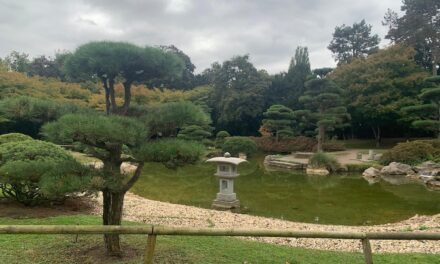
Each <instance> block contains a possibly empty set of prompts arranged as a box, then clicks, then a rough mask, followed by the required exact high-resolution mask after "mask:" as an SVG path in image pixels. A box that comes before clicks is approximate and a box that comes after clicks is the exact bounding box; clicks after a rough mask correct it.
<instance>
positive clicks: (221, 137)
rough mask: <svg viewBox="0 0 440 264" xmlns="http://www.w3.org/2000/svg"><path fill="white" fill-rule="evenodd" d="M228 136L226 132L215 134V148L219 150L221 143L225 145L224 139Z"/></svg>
mask: <svg viewBox="0 0 440 264" xmlns="http://www.w3.org/2000/svg"><path fill="white" fill-rule="evenodd" d="M230 136H231V134H229V132H228V131H226V130H222V131H219V132H217V134H216V135H215V146H216V147H217V148H221V147H222V145H223V143H225V140H226V138H228V137H230Z"/></svg>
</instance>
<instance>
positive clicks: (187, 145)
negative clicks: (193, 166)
mask: <svg viewBox="0 0 440 264" xmlns="http://www.w3.org/2000/svg"><path fill="white" fill-rule="evenodd" d="M204 151H205V148H204V147H203V145H201V144H199V143H197V142H191V141H186V140H181V139H161V140H156V141H152V142H151V143H148V144H145V146H144V147H143V148H142V149H141V150H140V153H142V154H141V155H142V159H144V160H148V161H153V162H163V163H165V165H166V166H167V167H169V168H175V167H177V166H179V165H182V164H185V163H195V162H196V161H198V159H199V157H200V156H201V155H202V154H203V152H204Z"/></svg>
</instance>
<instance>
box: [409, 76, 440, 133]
mask: <svg viewBox="0 0 440 264" xmlns="http://www.w3.org/2000/svg"><path fill="white" fill-rule="evenodd" d="M425 81H426V84H427V86H428V87H427V88H425V89H422V92H421V93H420V95H419V97H420V99H421V100H422V103H421V104H417V105H412V106H407V107H404V108H402V110H403V112H404V113H407V114H410V115H413V116H414V119H415V120H414V121H413V122H412V125H413V126H414V127H416V128H420V129H424V130H428V131H432V132H434V133H436V134H437V137H438V138H439V139H440V76H432V77H428V78H426V79H425Z"/></svg>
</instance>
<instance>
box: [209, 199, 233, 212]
mask: <svg viewBox="0 0 440 264" xmlns="http://www.w3.org/2000/svg"><path fill="white" fill-rule="evenodd" d="M211 207H212V208H213V209H216V210H231V209H239V208H240V201H239V200H233V201H225V200H219V199H215V200H214V201H213V202H212V206H211Z"/></svg>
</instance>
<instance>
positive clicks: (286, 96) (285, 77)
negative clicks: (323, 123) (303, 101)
mask: <svg viewBox="0 0 440 264" xmlns="http://www.w3.org/2000/svg"><path fill="white" fill-rule="evenodd" d="M311 73H312V71H311V69H310V60H309V52H308V49H307V47H301V46H299V47H297V48H296V51H295V55H294V56H293V57H292V59H291V60H290V65H289V69H288V71H287V72H282V73H279V74H276V75H274V76H272V84H271V86H270V88H269V89H268V90H267V95H266V98H267V101H268V104H269V105H273V104H282V105H286V106H289V107H292V108H294V107H297V106H298V98H299V97H300V96H301V94H302V93H303V92H304V82H305V81H306V80H307V78H308V77H309V76H310V74H311Z"/></svg>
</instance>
